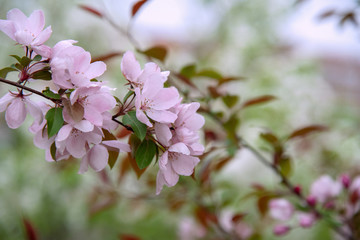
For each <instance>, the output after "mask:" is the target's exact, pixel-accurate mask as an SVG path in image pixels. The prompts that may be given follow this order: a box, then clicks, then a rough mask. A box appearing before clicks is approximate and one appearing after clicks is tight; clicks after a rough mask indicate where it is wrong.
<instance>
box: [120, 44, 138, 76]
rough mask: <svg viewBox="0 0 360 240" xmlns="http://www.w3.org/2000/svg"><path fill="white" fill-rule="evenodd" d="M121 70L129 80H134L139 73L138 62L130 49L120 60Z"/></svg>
mask: <svg viewBox="0 0 360 240" xmlns="http://www.w3.org/2000/svg"><path fill="white" fill-rule="evenodd" d="M121 72H122V73H123V75H124V76H125V78H126V79H127V80H129V81H131V82H135V81H136V78H137V77H138V76H139V75H140V73H141V67H140V64H139V62H138V61H136V58H135V55H134V54H133V53H132V52H130V51H127V52H126V53H125V54H124V56H123V59H122V60H121Z"/></svg>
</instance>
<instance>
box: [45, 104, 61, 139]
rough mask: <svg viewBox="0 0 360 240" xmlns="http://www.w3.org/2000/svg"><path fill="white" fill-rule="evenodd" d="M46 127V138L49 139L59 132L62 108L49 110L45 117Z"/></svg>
mask: <svg viewBox="0 0 360 240" xmlns="http://www.w3.org/2000/svg"><path fill="white" fill-rule="evenodd" d="M45 119H46V121H47V127H48V137H49V138H51V137H52V136H54V135H55V134H56V133H58V132H59V130H60V128H61V127H62V126H63V124H64V119H63V116H62V108H56V107H55V108H51V109H50V110H49V111H48V112H47V113H46V115H45Z"/></svg>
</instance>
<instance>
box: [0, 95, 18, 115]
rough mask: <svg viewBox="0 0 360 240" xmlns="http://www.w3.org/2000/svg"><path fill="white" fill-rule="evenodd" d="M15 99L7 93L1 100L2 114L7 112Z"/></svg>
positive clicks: (0, 109)
mask: <svg viewBox="0 0 360 240" xmlns="http://www.w3.org/2000/svg"><path fill="white" fill-rule="evenodd" d="M14 98H15V97H14V96H13V95H11V94H10V93H6V94H5V95H4V96H3V97H2V98H0V112H3V111H5V110H6V109H7V107H8V106H9V104H10V103H11V101H12V100H13V99H14Z"/></svg>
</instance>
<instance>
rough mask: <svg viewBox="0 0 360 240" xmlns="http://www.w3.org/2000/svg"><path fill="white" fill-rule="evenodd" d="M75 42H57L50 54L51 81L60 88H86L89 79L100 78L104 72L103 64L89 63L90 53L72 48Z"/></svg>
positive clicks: (79, 48) (76, 47)
mask: <svg viewBox="0 0 360 240" xmlns="http://www.w3.org/2000/svg"><path fill="white" fill-rule="evenodd" d="M75 42H76V41H73V40H65V41H61V42H58V43H57V44H56V45H55V46H54V48H53V49H52V52H51V60H50V67H51V71H52V73H53V81H54V83H55V84H57V85H58V86H59V87H60V88H64V89H67V88H68V89H71V88H74V87H84V86H88V85H89V84H91V82H90V80H91V79H93V78H96V77H99V76H101V75H102V74H103V73H104V72H105V70H106V65H105V63H103V62H100V61H98V62H93V63H91V55H90V53H89V52H87V51H85V50H84V49H83V48H81V47H78V46H73V45H72V44H73V43H75Z"/></svg>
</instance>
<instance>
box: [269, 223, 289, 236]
mask: <svg viewBox="0 0 360 240" xmlns="http://www.w3.org/2000/svg"><path fill="white" fill-rule="evenodd" d="M290 230H291V227H290V226H287V225H283V224H280V225H276V226H275V227H274V229H273V232H274V234H275V235H276V236H283V235H285V234H287V233H288V232H289V231H290Z"/></svg>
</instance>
